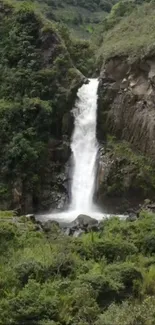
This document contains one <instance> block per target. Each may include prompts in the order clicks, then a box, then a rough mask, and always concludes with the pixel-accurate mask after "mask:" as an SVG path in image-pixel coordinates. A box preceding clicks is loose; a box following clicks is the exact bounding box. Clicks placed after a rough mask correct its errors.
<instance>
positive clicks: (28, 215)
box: [26, 214, 36, 223]
mask: <svg viewBox="0 0 155 325" xmlns="http://www.w3.org/2000/svg"><path fill="white" fill-rule="evenodd" d="M26 218H27V219H29V220H30V221H32V222H33V223H35V222H36V219H35V215H34V214H26Z"/></svg>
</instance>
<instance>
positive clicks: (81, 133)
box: [70, 79, 99, 213]
mask: <svg viewBox="0 0 155 325" xmlns="http://www.w3.org/2000/svg"><path fill="white" fill-rule="evenodd" d="M98 83H99V82H98V80H97V79H90V80H89V83H88V84H84V85H83V86H82V87H81V88H80V89H79V91H78V94H77V95H78V99H77V101H76V104H75V108H74V109H73V115H74V124H75V127H74V132H73V136H72V142H71V149H72V153H73V158H72V161H73V174H72V184H71V205H70V209H71V210H74V211H81V213H86V212H91V211H92V209H93V195H94V189H95V176H96V158H97V153H98V143H97V139H96V117H97V89H98Z"/></svg>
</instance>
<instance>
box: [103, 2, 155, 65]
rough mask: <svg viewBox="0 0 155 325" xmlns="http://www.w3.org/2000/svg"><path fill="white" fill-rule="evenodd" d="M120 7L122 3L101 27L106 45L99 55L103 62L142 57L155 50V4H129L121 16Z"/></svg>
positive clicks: (125, 6) (104, 44)
mask: <svg viewBox="0 0 155 325" xmlns="http://www.w3.org/2000/svg"><path fill="white" fill-rule="evenodd" d="M128 3H129V5H128ZM131 4H132V5H131ZM119 6H120V7H121V3H119V4H118V5H116V6H115V7H114V9H113V10H112V12H111V14H110V15H109V16H108V17H107V19H106V20H105V21H104V23H103V25H102V26H101V31H100V32H102V35H103V41H102V44H101V48H100V52H99V55H101V56H102V58H103V59H104V60H106V59H107V58H109V57H111V56H113V55H115V56H116V55H128V56H130V57H133V59H134V57H136V56H137V57H140V56H141V57H142V56H143V55H144V54H147V52H149V51H150V50H151V49H154V47H155V43H154V38H155V32H154V31H155V19H154V14H155V3H153V2H151V3H145V2H144V4H142V5H134V4H133V3H132V2H126V5H124V12H123V15H122V16H121V15H120V13H121V11H120V10H119ZM120 9H121V8H120ZM130 12H131V13H130Z"/></svg>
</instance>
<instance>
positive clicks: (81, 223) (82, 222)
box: [71, 214, 98, 228]
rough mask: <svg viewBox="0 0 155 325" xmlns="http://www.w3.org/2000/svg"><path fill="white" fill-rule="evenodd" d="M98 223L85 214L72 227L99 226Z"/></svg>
mask: <svg viewBox="0 0 155 325" xmlns="http://www.w3.org/2000/svg"><path fill="white" fill-rule="evenodd" d="M97 224H98V221H97V220H96V219H94V218H91V217H89V216H87V215H84V214H80V215H79V216H78V217H77V218H76V219H75V220H74V221H73V222H72V223H71V225H72V226H77V227H79V228H80V227H81V228H83V227H88V226H89V227H90V226H94V225H97Z"/></svg>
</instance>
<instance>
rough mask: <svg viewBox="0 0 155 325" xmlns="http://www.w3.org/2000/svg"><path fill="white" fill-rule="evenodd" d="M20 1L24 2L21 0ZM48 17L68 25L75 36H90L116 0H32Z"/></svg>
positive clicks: (85, 37)
mask: <svg viewBox="0 0 155 325" xmlns="http://www.w3.org/2000/svg"><path fill="white" fill-rule="evenodd" d="M19 2H22V1H20V0H19ZM30 2H32V4H33V5H34V7H35V8H37V9H38V11H41V12H42V13H43V14H44V15H45V16H46V18H47V19H49V20H53V21H55V22H58V23H59V22H61V23H64V24H66V25H67V26H68V28H69V29H70V31H71V33H72V35H73V36H75V37H78V38H84V39H87V38H89V37H90V36H91V35H92V33H93V31H94V30H95V29H96V27H97V25H98V23H100V22H101V21H102V20H103V18H104V17H105V15H106V14H107V13H109V12H110V10H111V8H112V6H113V4H114V3H115V2H116V0H110V1H107V0H100V1H98V0H95V1H92V0H89V1H88V0H86V1H83V0H80V1H74V0H57V1H54V0H46V1H43V0H35V1H34V0H31V1H30Z"/></svg>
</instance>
